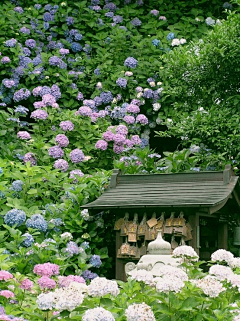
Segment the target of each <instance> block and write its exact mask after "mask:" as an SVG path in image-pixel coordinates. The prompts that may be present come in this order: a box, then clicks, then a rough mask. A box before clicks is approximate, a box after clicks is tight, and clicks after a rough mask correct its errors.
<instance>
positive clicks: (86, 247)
mask: <svg viewBox="0 0 240 321" xmlns="http://www.w3.org/2000/svg"><path fill="white" fill-rule="evenodd" d="M80 246H81V247H82V248H83V249H84V250H86V249H89V247H90V246H89V242H86V241H85V242H83V243H82V244H81V245H80Z"/></svg>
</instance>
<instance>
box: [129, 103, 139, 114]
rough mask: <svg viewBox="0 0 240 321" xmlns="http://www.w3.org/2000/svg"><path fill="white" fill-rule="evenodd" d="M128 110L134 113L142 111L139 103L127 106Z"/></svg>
mask: <svg viewBox="0 0 240 321" xmlns="http://www.w3.org/2000/svg"><path fill="white" fill-rule="evenodd" d="M127 112H128V113H133V114H138V113H140V108H139V107H138V106H137V105H134V104H130V105H128V106H127Z"/></svg>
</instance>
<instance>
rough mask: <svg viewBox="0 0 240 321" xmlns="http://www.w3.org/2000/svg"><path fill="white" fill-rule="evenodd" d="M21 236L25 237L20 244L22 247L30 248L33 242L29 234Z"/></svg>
mask: <svg viewBox="0 0 240 321" xmlns="http://www.w3.org/2000/svg"><path fill="white" fill-rule="evenodd" d="M23 236H24V237H25V239H24V241H23V242H22V246H24V247H30V246H31V245H32V244H33V242H34V238H33V236H32V235H31V234H29V233H25V234H23Z"/></svg>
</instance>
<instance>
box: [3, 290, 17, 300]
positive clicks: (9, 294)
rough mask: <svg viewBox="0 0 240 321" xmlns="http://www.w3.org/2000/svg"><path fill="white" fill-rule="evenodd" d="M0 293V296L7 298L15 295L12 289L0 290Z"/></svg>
mask: <svg viewBox="0 0 240 321" xmlns="http://www.w3.org/2000/svg"><path fill="white" fill-rule="evenodd" d="M0 295H1V296H4V297H5V298H7V299H9V298H14V297H15V294H14V293H13V292H12V291H9V290H2V291H1V292H0Z"/></svg>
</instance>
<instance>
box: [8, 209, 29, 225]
mask: <svg viewBox="0 0 240 321" xmlns="http://www.w3.org/2000/svg"><path fill="white" fill-rule="evenodd" d="M25 220H26V213H25V212H24V211H22V210H17V209H15V208H14V209H12V210H10V211H8V212H7V214H6V215H5V216H4V223H5V224H7V225H8V226H11V227H12V226H14V225H16V226H20V225H22V224H23V223H24V222H25Z"/></svg>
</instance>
